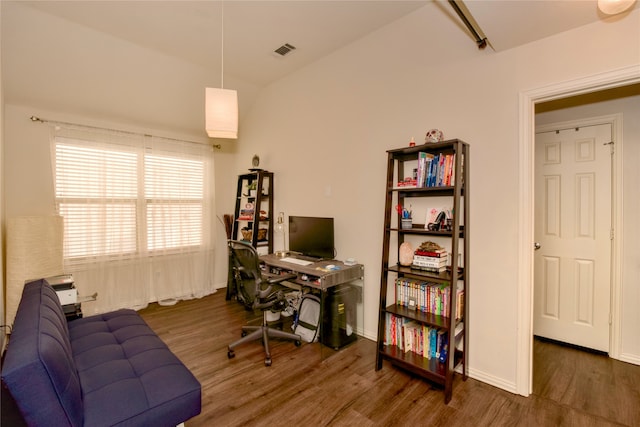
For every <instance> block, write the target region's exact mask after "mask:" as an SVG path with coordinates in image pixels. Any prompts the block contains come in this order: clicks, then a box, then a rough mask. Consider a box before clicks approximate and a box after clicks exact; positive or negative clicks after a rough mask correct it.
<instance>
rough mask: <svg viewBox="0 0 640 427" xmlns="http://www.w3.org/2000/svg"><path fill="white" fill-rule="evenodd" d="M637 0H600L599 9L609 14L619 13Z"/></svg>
mask: <svg viewBox="0 0 640 427" xmlns="http://www.w3.org/2000/svg"><path fill="white" fill-rule="evenodd" d="M635 2H636V0H598V9H600V11H601V12H602V13H606V14H607V15H617V14H618V13H622V12H624V11H625V10H627V9H629V8H630V7H631V6H633V4H634V3H635Z"/></svg>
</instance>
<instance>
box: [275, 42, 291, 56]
mask: <svg viewBox="0 0 640 427" xmlns="http://www.w3.org/2000/svg"><path fill="white" fill-rule="evenodd" d="M295 48H296V47H295V46H293V45H290V44H289V43H285V44H283V45H282V46H280V47H279V48H277V49H276V50H274V52H275V53H277V54H278V55H280V56H285V55H286V54H288V53H289V52H291V51H292V50H295Z"/></svg>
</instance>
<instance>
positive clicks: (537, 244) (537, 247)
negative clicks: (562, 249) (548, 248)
mask: <svg viewBox="0 0 640 427" xmlns="http://www.w3.org/2000/svg"><path fill="white" fill-rule="evenodd" d="M541 247H542V245H541V244H540V243H538V242H535V243H534V244H533V249H534V250H536V251H537V250H538V249H540V248H541Z"/></svg>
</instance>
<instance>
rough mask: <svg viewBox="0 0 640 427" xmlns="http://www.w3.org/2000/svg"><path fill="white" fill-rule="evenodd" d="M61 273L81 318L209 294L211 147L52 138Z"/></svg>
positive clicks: (64, 130) (79, 134) (62, 131)
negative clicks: (86, 299) (88, 298)
mask: <svg viewBox="0 0 640 427" xmlns="http://www.w3.org/2000/svg"><path fill="white" fill-rule="evenodd" d="M52 129H53V131H52V138H51V146H52V159H53V182H54V185H55V195H56V208H57V211H58V213H59V214H60V215H61V216H62V217H63V218H64V225H65V231H64V267H65V272H66V273H72V274H73V275H74V278H75V282H76V286H77V287H78V289H79V292H80V294H81V295H91V294H93V293H94V292H97V293H98V298H97V300H96V302H95V303H91V304H85V305H83V312H85V314H93V313H100V312H105V311H109V310H113V309H117V308H122V307H130V308H135V309H138V308H142V307H144V306H146V305H147V304H148V303H149V302H153V301H160V302H167V301H172V300H176V299H188V298H194V297H201V296H204V295H207V294H210V293H212V292H214V284H213V259H214V256H213V255H214V253H213V250H214V248H213V242H214V241H215V239H214V235H213V233H214V230H215V227H214V224H213V221H214V219H215V216H214V212H215V209H214V198H213V188H214V185H213V184H214V181H213V179H214V178H213V177H214V173H213V150H212V148H211V147H210V146H207V145H204V144H197V143H193V142H186V141H177V140H174V139H165V138H159V137H152V136H149V135H138V134H134V133H129V132H118V131H111V130H103V129H97V128H86V127H82V126H71V125H64V126H61V125H57V126H55V127H53V128H52Z"/></svg>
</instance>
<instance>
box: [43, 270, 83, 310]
mask: <svg viewBox="0 0 640 427" xmlns="http://www.w3.org/2000/svg"><path fill="white" fill-rule="evenodd" d="M44 280H45V281H46V282H47V283H48V284H49V285H51V287H52V288H53V289H54V290H55V291H56V294H57V295H58V299H59V300H60V305H62V306H65V305H70V304H76V303H77V302H78V290H77V289H76V286H75V284H74V281H73V275H72V274H61V275H59V276H53V277H47V278H45V279H44Z"/></svg>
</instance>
